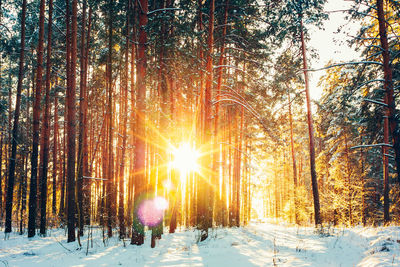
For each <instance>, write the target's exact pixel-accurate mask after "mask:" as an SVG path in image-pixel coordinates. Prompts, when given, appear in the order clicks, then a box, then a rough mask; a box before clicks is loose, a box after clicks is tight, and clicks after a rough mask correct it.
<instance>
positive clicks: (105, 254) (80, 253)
mask: <svg viewBox="0 0 400 267" xmlns="http://www.w3.org/2000/svg"><path fill="white" fill-rule="evenodd" d="M323 232H324V234H320V233H318V232H317V231H316V230H315V228H313V227H297V226H286V225H283V224H280V225H277V224H272V223H268V222H262V223H261V222H258V223H257V222H252V223H250V224H249V225H248V226H246V227H240V228H216V229H214V230H212V231H211V232H210V234H209V238H208V239H207V240H206V241H203V242H197V240H198V237H199V232H198V231H197V230H195V229H191V230H190V229H189V230H183V229H182V230H178V231H177V232H176V233H174V234H168V233H166V234H164V235H163V236H162V239H161V240H159V241H158V243H157V247H156V248H154V249H152V248H150V238H149V236H150V232H147V233H146V234H147V237H146V239H145V244H144V245H142V246H139V247H138V246H133V245H130V244H129V241H128V240H127V241H126V242H125V246H124V243H123V241H121V240H119V239H118V237H117V235H118V234H117V232H115V237H113V238H110V239H108V240H106V242H105V244H104V243H103V239H102V232H101V229H96V230H95V231H94V232H93V247H92V246H91V244H90V243H89V250H88V255H86V250H87V244H88V243H87V241H88V240H87V236H86V235H85V236H84V237H82V239H81V241H82V248H80V247H79V245H78V243H77V242H72V243H67V241H66V240H67V238H66V235H65V231H64V230H63V229H53V230H49V231H48V236H47V237H38V236H36V237H34V238H31V239H28V238H27V237H26V235H22V236H20V235H18V234H17V233H14V232H13V233H11V235H10V236H9V238H8V240H4V237H5V236H4V233H1V234H0V238H1V240H0V267H1V266H3V265H4V266H32V267H33V266H41V267H46V266H96V267H100V266H229V267H235V266H400V227H394V226H391V227H378V228H363V227H355V228H330V229H324V231H323Z"/></svg>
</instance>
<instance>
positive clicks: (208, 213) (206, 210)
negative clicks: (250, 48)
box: [199, 0, 217, 241]
mask: <svg viewBox="0 0 400 267" xmlns="http://www.w3.org/2000/svg"><path fill="white" fill-rule="evenodd" d="M214 11H215V0H211V1H210V14H209V24H208V39H207V46H208V51H207V60H206V62H207V63H206V72H207V77H206V87H205V91H204V143H205V146H206V147H208V148H211V141H212V139H211V136H212V112H211V109H212V103H211V101H212V99H211V98H212V84H213V60H212V54H213V47H214ZM203 164H204V166H203V168H205V170H206V173H205V174H204V179H202V182H201V183H200V190H201V191H202V193H201V197H202V201H201V205H202V208H201V214H200V216H201V217H200V218H199V222H200V223H199V230H200V231H201V238H200V240H201V241H204V240H206V239H207V237H208V228H210V227H212V215H213V199H214V188H213V187H212V186H210V184H216V183H215V182H216V180H217V179H216V178H215V177H213V176H212V175H210V170H208V169H210V168H212V155H211V154H209V153H207V155H205V156H204V160H203Z"/></svg>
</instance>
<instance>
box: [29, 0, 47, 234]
mask: <svg viewBox="0 0 400 267" xmlns="http://www.w3.org/2000/svg"><path fill="white" fill-rule="evenodd" d="M44 9H45V0H41V1H40V12H39V44H38V49H37V56H38V60H37V70H36V92H35V102H34V105H33V130H32V134H33V139H32V157H31V183H30V190H29V220H28V237H33V236H35V229H36V212H37V211H36V209H37V202H36V201H37V196H36V195H37V171H38V170H37V168H38V154H39V153H38V152H39V121H40V98H41V91H42V78H43V77H42V72H43V66H42V64H43V43H44Z"/></svg>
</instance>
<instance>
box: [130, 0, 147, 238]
mask: <svg viewBox="0 0 400 267" xmlns="http://www.w3.org/2000/svg"><path fill="white" fill-rule="evenodd" d="M139 3H140V8H139V45H138V58H137V84H136V86H137V92H136V140H135V163H134V173H135V174H136V175H135V192H134V201H133V203H134V209H135V211H134V215H133V224H132V239H131V244H132V245H142V244H143V242H144V226H143V224H142V223H141V222H140V220H139V218H138V214H137V212H138V204H139V200H140V195H141V194H143V193H145V190H146V180H145V179H146V176H145V158H146V155H145V151H146V150H145V149H146V143H145V140H146V139H145V110H146V102H145V101H146V68H147V58H146V47H147V33H146V29H145V27H146V25H147V21H148V18H147V12H148V0H140V1H139Z"/></svg>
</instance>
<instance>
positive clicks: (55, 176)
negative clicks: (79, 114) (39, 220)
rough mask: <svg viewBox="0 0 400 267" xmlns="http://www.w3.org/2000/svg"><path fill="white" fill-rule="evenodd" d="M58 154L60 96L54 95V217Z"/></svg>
mask: <svg viewBox="0 0 400 267" xmlns="http://www.w3.org/2000/svg"><path fill="white" fill-rule="evenodd" d="M57 153H58V95H57V93H55V94H54V125H53V199H52V200H53V203H52V204H53V205H52V212H53V215H55V214H57V174H58V171H57V164H58V162H57Z"/></svg>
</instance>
